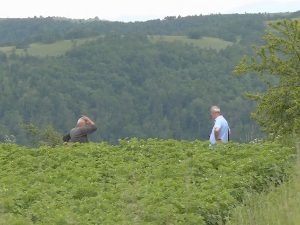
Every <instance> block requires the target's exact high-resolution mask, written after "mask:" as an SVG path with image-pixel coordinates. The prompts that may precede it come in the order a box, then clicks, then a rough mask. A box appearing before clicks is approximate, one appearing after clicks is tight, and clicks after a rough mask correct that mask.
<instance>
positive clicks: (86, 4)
mask: <svg viewBox="0 0 300 225" xmlns="http://www.w3.org/2000/svg"><path fill="white" fill-rule="evenodd" d="M262 2H263V4H262ZM246 9H248V12H252V13H258V12H265V11H267V12H287V11H289V12H295V11H298V10H300V0H269V1H268V0H147V1H145V0H81V1H78V0H72V1H71V0H50V1H49V0H48V1H43V0H3V1H1V7H0V18H7V17H9V18H26V17H33V16H44V17H47V16H61V17H67V18H80V19H88V18H94V17H96V16H98V17H99V19H106V20H121V21H135V20H148V19H163V18H164V17H165V16H178V15H181V16H187V15H195V14H196V15H199V14H204V15H207V14H210V13H222V14H223V13H244V12H245V11H247V10H246Z"/></svg>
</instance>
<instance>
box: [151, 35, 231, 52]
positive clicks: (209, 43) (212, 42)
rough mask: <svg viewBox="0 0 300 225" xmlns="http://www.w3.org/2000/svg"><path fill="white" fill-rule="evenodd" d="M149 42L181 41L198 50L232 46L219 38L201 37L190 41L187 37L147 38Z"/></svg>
mask: <svg viewBox="0 0 300 225" xmlns="http://www.w3.org/2000/svg"><path fill="white" fill-rule="evenodd" d="M149 40H150V41H151V42H156V41H159V40H162V41H168V42H172V41H182V42H184V43H188V44H194V45H195V46H198V47H200V48H213V49H217V50H220V49H224V48H226V47H227V46H229V45H232V44H233V42H230V41H224V40H222V39H219V38H212V37H203V38H202V39H190V38H188V37H187V36H161V37H160V36H149Z"/></svg>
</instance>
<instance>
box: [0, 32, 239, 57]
mask: <svg viewBox="0 0 300 225" xmlns="http://www.w3.org/2000/svg"><path fill="white" fill-rule="evenodd" d="M97 38H99V37H92V38H83V39H76V40H75V41H76V45H77V46H78V45H82V44H84V43H85V42H87V41H92V40H95V39H97ZM148 38H149V40H150V41H151V42H152V43H155V42H157V41H159V40H162V41H167V42H173V41H182V42H183V43H188V44H194V45H195V46H199V47H200V48H213V49H216V50H220V49H224V48H226V47H227V46H229V45H232V44H233V43H232V42H230V41H224V40H222V39H219V38H211V37H203V38H202V39H199V40H194V39H189V38H188V37H187V36H162V37H160V36H149V37H148ZM73 45H74V43H73V42H72V41H71V40H64V41H58V42H55V43H53V44H41V43H33V44H30V45H29V48H28V49H27V52H28V54H30V55H36V56H42V57H45V56H47V55H48V56H58V55H62V54H65V53H66V51H68V50H70V49H71V48H72V46H73ZM14 48H15V47H14V46H8V47H0V51H3V52H5V53H7V54H11V53H12V52H13V49H14ZM15 53H16V54H22V53H23V54H25V50H23V49H15Z"/></svg>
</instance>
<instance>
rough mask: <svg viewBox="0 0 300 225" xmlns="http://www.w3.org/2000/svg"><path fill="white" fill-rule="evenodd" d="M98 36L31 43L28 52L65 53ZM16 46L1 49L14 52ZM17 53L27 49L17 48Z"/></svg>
mask: <svg viewBox="0 0 300 225" xmlns="http://www.w3.org/2000/svg"><path fill="white" fill-rule="evenodd" d="M97 38H98V37H93V38H83V39H76V40H75V42H72V40H64V41H58V42H55V43H53V44H41V43H33V44H30V45H29V48H28V49H27V52H28V54H30V55H36V56H47V55H48V56H58V55H63V54H65V53H66V51H68V50H70V49H71V48H72V46H74V45H75V44H76V45H82V44H84V43H85V42H87V41H92V40H95V39H97ZM14 48H15V47H14V46H8V47H0V51H3V52H5V53H7V54H10V53H12V51H13V49H14ZM15 53H16V54H22V53H23V54H25V50H23V49H16V50H15Z"/></svg>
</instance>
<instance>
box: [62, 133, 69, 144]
mask: <svg viewBox="0 0 300 225" xmlns="http://www.w3.org/2000/svg"><path fill="white" fill-rule="evenodd" d="M62 140H63V142H69V141H70V140H71V136H70V132H69V133H67V134H66V135H64V136H63V138H62Z"/></svg>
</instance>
